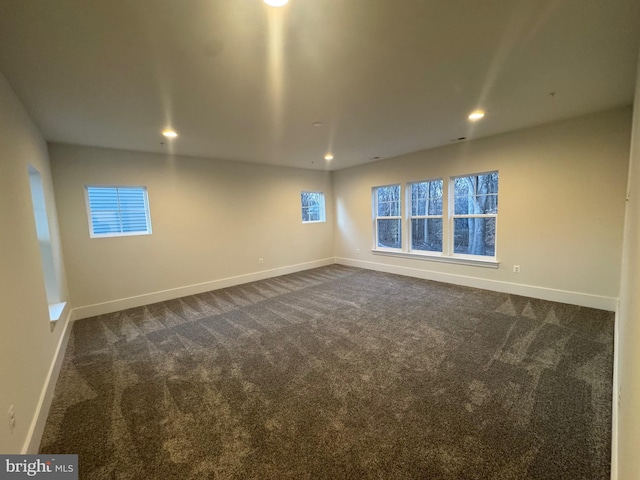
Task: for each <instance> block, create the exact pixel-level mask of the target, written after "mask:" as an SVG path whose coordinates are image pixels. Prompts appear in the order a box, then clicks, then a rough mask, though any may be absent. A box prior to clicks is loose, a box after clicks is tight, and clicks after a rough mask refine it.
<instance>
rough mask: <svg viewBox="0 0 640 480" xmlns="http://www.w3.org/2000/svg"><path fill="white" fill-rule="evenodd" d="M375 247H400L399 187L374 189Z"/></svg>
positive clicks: (391, 186)
mask: <svg viewBox="0 0 640 480" xmlns="http://www.w3.org/2000/svg"><path fill="white" fill-rule="evenodd" d="M374 201H375V207H374V208H375V224H376V245H377V246H378V247H381V248H398V249H399V248H401V247H402V234H401V230H402V225H401V221H402V217H401V210H400V208H401V202H400V185H390V186H387V187H376V188H375V189H374Z"/></svg>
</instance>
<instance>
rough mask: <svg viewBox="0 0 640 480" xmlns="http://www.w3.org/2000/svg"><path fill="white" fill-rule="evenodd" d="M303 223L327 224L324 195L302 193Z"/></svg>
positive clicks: (319, 193)
mask: <svg viewBox="0 0 640 480" xmlns="http://www.w3.org/2000/svg"><path fill="white" fill-rule="evenodd" d="M300 200H301V202H302V223H313V222H325V221H326V215H325V209H324V193H322V192H302V193H301V194H300Z"/></svg>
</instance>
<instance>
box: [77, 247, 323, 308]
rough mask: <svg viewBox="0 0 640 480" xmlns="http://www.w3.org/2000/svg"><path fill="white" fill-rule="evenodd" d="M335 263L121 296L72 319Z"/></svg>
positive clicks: (275, 269) (311, 263)
mask: <svg viewBox="0 0 640 480" xmlns="http://www.w3.org/2000/svg"><path fill="white" fill-rule="evenodd" d="M334 263H335V258H333V257H331V258H325V259H322V260H314V261H312V262H305V263H299V264H297V265H288V266H286V267H279V268H274V269H271V270H262V271H260V272H254V273H248V274H245V275H238V276H235V277H228V278H222V279H220V280H213V281H211V282H204V283H198V284H195V285H188V286H186V287H178V288H172V289H169V290H162V291H160V292H153V293H147V294H144V295H137V296H135V297H127V298H121V299H118V300H113V301H110V302H104V303H96V304H94V305H86V306H84V307H76V308H74V309H73V311H72V312H71V318H72V320H80V319H82V318H88V317H94V316H96V315H104V314H106V313H113V312H117V311H120V310H126V309H127V308H135V307H141V306H143V305H149V304H151V303H157V302H164V301H166V300H173V299H174V298H180V297H186V296H188V295H197V294H198V293H204V292H209V291H211V290H218V289H220V288H227V287H233V286H236V285H241V284H243V283H249V282H255V281H258V280H264V279H266V278H271V277H278V276H280V275H286V274H288V273H295V272H301V271H303V270H309V269H311V268H318V267H324V266H326V265H332V264H334Z"/></svg>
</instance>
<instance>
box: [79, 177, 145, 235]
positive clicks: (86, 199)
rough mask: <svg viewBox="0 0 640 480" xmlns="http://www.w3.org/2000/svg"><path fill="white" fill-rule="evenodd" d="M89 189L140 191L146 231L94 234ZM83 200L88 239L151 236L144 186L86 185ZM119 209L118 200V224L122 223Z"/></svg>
mask: <svg viewBox="0 0 640 480" xmlns="http://www.w3.org/2000/svg"><path fill="white" fill-rule="evenodd" d="M90 188H104V189H113V188H115V189H116V192H118V190H119V189H140V190H142V192H143V194H144V195H143V198H144V213H145V220H146V226H147V228H146V230H144V231H142V230H140V231H136V232H108V233H95V232H94V225H93V217H92V211H91V202H90V200H89V189H90ZM84 198H85V206H86V210H87V220H88V226H89V237H90V238H113V237H133V236H138V235H151V234H152V233H153V230H152V226H151V209H150V207H149V191H148V189H147V187H146V186H144V185H97V184H87V185H85V186H84ZM121 211H122V210H121V208H120V202H119V200H118V212H117V214H118V219H119V220H120V223H122V213H121Z"/></svg>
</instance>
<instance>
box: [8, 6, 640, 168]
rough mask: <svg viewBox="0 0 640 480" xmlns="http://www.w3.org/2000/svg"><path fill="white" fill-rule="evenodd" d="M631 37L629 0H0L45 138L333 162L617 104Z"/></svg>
mask: <svg viewBox="0 0 640 480" xmlns="http://www.w3.org/2000/svg"><path fill="white" fill-rule="evenodd" d="M639 45H640V2H639V1H638V0H290V3H289V5H288V6H286V7H285V8H282V9H274V8H271V7H267V6H266V5H264V4H263V3H262V2H261V1H260V0H0V71H2V72H3V73H4V75H5V76H6V77H7V79H8V81H9V83H10V84H11V85H12V87H13V88H14V90H15V91H16V93H17V94H18V96H19V97H20V99H21V100H22V101H23V102H24V104H25V106H26V107H27V109H28V110H29V112H30V113H31V115H32V116H33V118H34V119H35V121H36V122H37V123H38V125H39V126H40V128H41V130H42V132H43V134H44V136H45V137H46V138H47V140H50V141H56V142H67V143H75V144H82V145H94V146H102V147H112V148H122V149H130V150H140V151H148V152H165V153H171V152H173V153H177V154H181V155H194V156H202V157H210V158H218V159H226V160H239V161H250V162H259V163H267V164H276V165H286V166H294V167H303V168H319V169H330V170H333V169H341V168H345V167H348V166H352V165H357V164H361V163H365V162H369V161H371V159H372V158H373V157H382V158H388V157H392V156H396V155H399V154H403V153H407V152H412V151H416V150H421V149H425V148H431V147H435V146H439V145H445V144H449V143H450V142H451V141H452V139H455V138H458V137H462V136H466V137H468V138H477V137H481V136H487V135H492V134H496V133H501V132H505V131H509V130H514V129H518V128H522V127H528V126H532V125H536V124H540V123H544V122H548V121H552V120H556V119H562V118H569V117H572V116H576V115H580V114H585V113H589V112H594V111H598V110H604V109H607V108H610V107H615V106H621V105H626V104H630V103H631V102H632V98H633V89H634V81H635V69H636V63H637V58H638V56H637V53H638V46H639ZM551 92H555V95H553V96H552V95H550V93H551ZM0 108H1V106H0ZM476 108H483V109H485V110H486V112H487V116H486V117H485V119H484V120H482V121H480V122H477V123H475V124H471V123H470V122H469V121H468V120H467V115H468V114H469V113H470V112H471V111H472V110H474V109H476ZM316 121H320V122H323V123H324V126H322V127H313V126H312V123H313V122H316ZM165 127H173V128H175V129H176V130H177V131H178V133H179V134H180V135H179V137H178V138H177V139H176V140H174V141H171V142H169V143H170V144H168V145H167V144H166V142H165V145H161V142H163V141H165V140H164V138H163V137H162V136H161V135H160V131H161V130H162V129H163V128H165ZM329 149H330V150H332V151H333V153H334V155H335V159H334V160H333V161H332V162H330V163H327V162H325V160H324V159H323V155H324V153H325V151H327V150H329Z"/></svg>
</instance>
